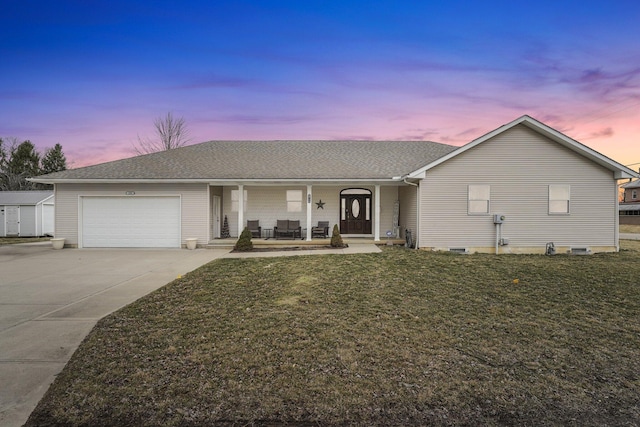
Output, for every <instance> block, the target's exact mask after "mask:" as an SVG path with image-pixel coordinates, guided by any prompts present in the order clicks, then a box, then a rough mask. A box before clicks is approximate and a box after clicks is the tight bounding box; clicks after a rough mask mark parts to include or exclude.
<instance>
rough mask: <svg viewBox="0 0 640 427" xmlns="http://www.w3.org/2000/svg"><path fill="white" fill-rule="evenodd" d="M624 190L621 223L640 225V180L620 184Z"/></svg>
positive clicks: (621, 204)
mask: <svg viewBox="0 0 640 427" xmlns="http://www.w3.org/2000/svg"><path fill="white" fill-rule="evenodd" d="M620 187H621V188H622V189H623V190H624V194H623V196H622V203H620V211H619V213H620V224H630V225H640V180H635V181H630V182H627V183H626V184H624V185H621V186H620Z"/></svg>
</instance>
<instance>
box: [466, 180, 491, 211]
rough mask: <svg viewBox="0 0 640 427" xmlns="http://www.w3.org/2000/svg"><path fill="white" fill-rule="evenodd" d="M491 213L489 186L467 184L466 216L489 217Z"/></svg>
mask: <svg viewBox="0 0 640 427" xmlns="http://www.w3.org/2000/svg"><path fill="white" fill-rule="evenodd" d="M489 212H491V186H490V185H489V184H469V186H468V187H467V214H468V215H489Z"/></svg>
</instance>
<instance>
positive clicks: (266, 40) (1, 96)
mask: <svg viewBox="0 0 640 427" xmlns="http://www.w3.org/2000/svg"><path fill="white" fill-rule="evenodd" d="M63 3H68V4H67V5H66V7H62V5H60V4H57V3H56V4H52V3H50V2H45V1H36V2H35V3H34V2H15V3H10V4H9V5H8V6H7V7H6V8H5V9H6V10H4V11H3V14H2V16H0V25H2V28H3V30H2V37H0V55H1V57H2V58H3V64H5V65H4V66H3V67H0V137H17V138H19V139H20V140H23V139H29V140H31V141H32V142H33V143H34V144H35V145H36V146H37V147H38V148H40V149H44V148H46V147H52V146H53V145H54V144H56V143H60V144H62V146H63V150H64V152H65V153H66V155H67V158H68V160H69V162H70V164H71V166H72V167H80V166H85V165H90V164H95V163H100V162H104V161H109V160H114V159H119V158H123V157H130V156H132V155H133V154H134V152H133V144H134V142H135V141H136V138H137V136H138V135H140V136H141V137H150V136H152V134H153V125H152V124H153V120H154V119H155V118H157V117H160V116H163V115H165V114H166V113H167V112H169V111H171V112H173V113H174V115H176V116H182V117H184V118H185V120H186V121H187V124H188V126H189V128H190V130H191V135H192V143H197V142H203V141H208V140H212V139H230V140H233V139H264V140H270V139H377V140H387V139H407V140H416V139H418V140H430V141H436V142H443V143H449V144H453V145H462V144H464V143H466V142H469V141H471V140H472V139H474V138H477V137H479V136H481V135H483V134H484V133H486V132H488V131H491V130H493V129H495V128H497V127H499V126H501V125H502V124H505V123H507V122H510V121H511V120H513V119H515V118H517V117H519V116H521V115H523V114H528V115H530V116H532V117H534V118H536V119H538V120H541V121H542V122H544V123H546V124H547V125H549V126H551V127H554V128H555V129H557V130H559V131H561V132H563V133H565V134H566V135H568V136H569V137H571V138H574V139H576V140H578V141H579V142H581V143H583V144H586V145H587V146H589V147H591V148H593V149H595V150H597V151H599V152H600V153H602V154H604V155H606V156H608V157H610V158H612V159H613V160H616V161H618V162H620V163H622V164H624V165H630V164H634V165H633V166H632V167H633V168H634V169H636V170H637V169H638V167H640V164H636V163H640V141H639V135H640V50H638V40H640V26H639V25H638V22H640V4H639V3H637V2H631V1H626V0H620V1H618V2H604V1H589V0H585V1H582V2H580V3H579V6H580V7H575V5H574V6H573V7H572V6H571V5H570V4H569V3H570V2H567V3H564V2H553V1H551V0H542V1H540V2H538V3H537V4H536V7H535V8H533V7H527V9H526V10H524V9H522V8H521V6H519V5H516V4H514V2H507V1H501V0H498V1H496V2H494V3H492V7H491V8H487V7H486V6H483V5H480V4H476V3H473V4H469V3H468V2H462V1H451V2H446V4H435V5H434V4H417V5H416V4H414V5H411V6H407V5H403V4H398V3H397V2H385V1H383V2H376V4H375V5H371V4H370V3H369V2H362V1H357V0H350V1H346V2H341V3H340V4H339V5H338V4H337V3H336V4H333V3H330V2H329V3H327V2H313V1H312V2H293V1H279V2H270V1H264V2H255V1H245V2H234V3H233V4H218V3H217V2H214V3H211V2H206V1H202V2H200V1H194V2H189V3H188V4H186V5H185V4H184V3H181V2H174V1H171V0H163V1H160V2H144V1H143V2H136V3H135V4H131V3H130V2H121V1H112V2H105V3H101V2H97V3H91V4H86V5H85V4H84V3H82V2H71V1H69V2H66V1H63Z"/></svg>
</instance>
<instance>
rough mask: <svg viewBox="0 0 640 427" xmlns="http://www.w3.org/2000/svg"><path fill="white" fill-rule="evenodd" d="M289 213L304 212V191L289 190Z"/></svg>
mask: <svg viewBox="0 0 640 427" xmlns="http://www.w3.org/2000/svg"><path fill="white" fill-rule="evenodd" d="M287 212H302V190H287Z"/></svg>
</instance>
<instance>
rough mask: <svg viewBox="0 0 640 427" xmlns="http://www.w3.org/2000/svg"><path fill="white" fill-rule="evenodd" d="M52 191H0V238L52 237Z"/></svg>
mask: <svg viewBox="0 0 640 427" xmlns="http://www.w3.org/2000/svg"><path fill="white" fill-rule="evenodd" d="M53 224H54V196H53V191H0V237H6V236H20V237H35V236H53V232H54V225H53Z"/></svg>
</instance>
